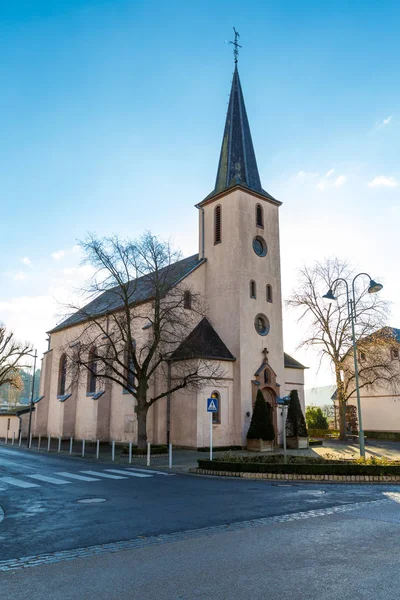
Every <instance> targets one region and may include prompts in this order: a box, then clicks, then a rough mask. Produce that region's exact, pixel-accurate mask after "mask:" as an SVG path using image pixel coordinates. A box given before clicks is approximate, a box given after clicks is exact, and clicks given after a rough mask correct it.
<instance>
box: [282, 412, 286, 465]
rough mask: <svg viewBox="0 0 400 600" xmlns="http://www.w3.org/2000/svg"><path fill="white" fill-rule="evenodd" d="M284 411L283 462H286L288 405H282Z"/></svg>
mask: <svg viewBox="0 0 400 600" xmlns="http://www.w3.org/2000/svg"><path fill="white" fill-rule="evenodd" d="M282 413H283V462H284V463H285V464H286V462H287V458H286V406H285V405H283V406H282Z"/></svg>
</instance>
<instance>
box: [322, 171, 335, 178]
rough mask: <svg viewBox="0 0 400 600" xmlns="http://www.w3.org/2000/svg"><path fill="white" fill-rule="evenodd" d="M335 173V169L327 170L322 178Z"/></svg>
mask: <svg viewBox="0 0 400 600" xmlns="http://www.w3.org/2000/svg"><path fill="white" fill-rule="evenodd" d="M334 172H335V169H329V171H328V172H327V173H325V175H324V177H331V176H332V175H333V174H334Z"/></svg>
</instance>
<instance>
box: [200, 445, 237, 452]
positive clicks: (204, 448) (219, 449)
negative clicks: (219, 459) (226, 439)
mask: <svg viewBox="0 0 400 600" xmlns="http://www.w3.org/2000/svg"><path fill="white" fill-rule="evenodd" d="M241 449H242V446H213V451H214V452H223V451H226V450H228V451H229V450H241ZM197 452H210V446H201V447H200V448H197Z"/></svg>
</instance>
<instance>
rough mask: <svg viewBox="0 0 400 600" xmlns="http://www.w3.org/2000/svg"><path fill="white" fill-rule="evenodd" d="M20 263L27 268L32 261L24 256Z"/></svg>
mask: <svg viewBox="0 0 400 600" xmlns="http://www.w3.org/2000/svg"><path fill="white" fill-rule="evenodd" d="M21 262H22V263H23V264H24V265H27V266H28V267H29V266H30V265H31V264H32V261H31V259H30V258H28V257H27V256H24V257H23V258H21Z"/></svg>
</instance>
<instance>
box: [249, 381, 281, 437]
mask: <svg viewBox="0 0 400 600" xmlns="http://www.w3.org/2000/svg"><path fill="white" fill-rule="evenodd" d="M271 413H272V410H271V406H270V405H269V404H267V403H266V401H265V398H264V394H263V393H262V391H261V390H258V391H257V397H256V403H255V405H254V409H253V416H252V417H251V423H250V427H249V431H248V432H247V439H248V440H264V441H265V442H269V441H272V440H274V439H275V430H274V425H273V423H272V414H271Z"/></svg>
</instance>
